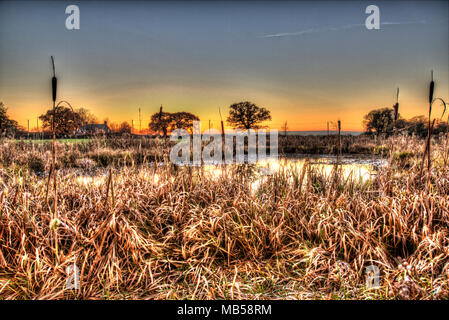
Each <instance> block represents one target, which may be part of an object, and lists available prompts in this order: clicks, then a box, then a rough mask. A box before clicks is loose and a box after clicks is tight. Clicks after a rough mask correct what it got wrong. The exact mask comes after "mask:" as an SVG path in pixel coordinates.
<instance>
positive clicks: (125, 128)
mask: <svg viewBox="0 0 449 320" xmlns="http://www.w3.org/2000/svg"><path fill="white" fill-rule="evenodd" d="M118 132H120V133H131V126H130V125H129V123H128V122H126V121H124V122H122V123H121V124H120V126H119V127H118Z"/></svg>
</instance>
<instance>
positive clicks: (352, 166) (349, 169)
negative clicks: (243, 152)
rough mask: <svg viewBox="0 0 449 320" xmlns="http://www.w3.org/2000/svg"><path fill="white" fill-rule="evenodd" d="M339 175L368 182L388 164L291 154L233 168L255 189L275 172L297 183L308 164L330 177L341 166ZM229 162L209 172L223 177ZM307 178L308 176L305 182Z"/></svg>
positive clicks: (376, 160) (206, 169)
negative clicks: (286, 156) (296, 179)
mask: <svg viewBox="0 0 449 320" xmlns="http://www.w3.org/2000/svg"><path fill="white" fill-rule="evenodd" d="M337 164H338V170H339V174H340V175H341V176H342V177H343V178H344V179H345V180H347V179H351V180H353V181H356V182H361V183H364V182H368V181H370V179H372V177H373V176H374V175H376V173H377V170H378V169H379V167H381V166H383V165H385V164H386V160H384V159H381V158H373V157H348V156H345V157H340V158H339V159H337V158H336V157H333V156H320V157H317V156H314V157H305V156H303V157H288V158H279V159H266V160H261V161H258V162H257V163H255V164H234V165H231V166H233V170H234V172H235V173H236V174H238V175H242V176H245V177H246V178H249V179H250V180H251V188H252V189H253V190H257V189H258V188H259V186H260V185H261V183H262V182H263V181H264V180H266V177H268V176H271V175H274V174H283V175H284V176H285V177H287V179H288V180H289V181H292V182H293V175H294V174H300V173H301V172H302V170H303V169H304V166H308V167H309V168H310V169H311V170H313V171H314V172H316V173H319V174H321V175H322V176H324V177H329V176H330V175H333V174H335V169H336V168H337ZM226 168H229V165H228V166H226V167H220V166H216V165H204V166H203V169H204V172H205V173H206V174H208V175H209V176H210V177H212V178H218V177H220V176H222V175H223V174H224V172H225V170H226ZM306 181H307V177H305V179H304V182H306Z"/></svg>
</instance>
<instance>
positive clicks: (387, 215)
mask: <svg viewBox="0 0 449 320" xmlns="http://www.w3.org/2000/svg"><path fill="white" fill-rule="evenodd" d="M333 138H334V137H330V138H329V137H287V138H285V139H281V141H280V153H309V154H314V153H315V154H319V153H324V154H326V153H327V154H331V153H335V151H336V149H335V139H333ZM342 140H343V141H342V152H343V153H363V154H372V155H374V154H376V155H381V156H383V157H384V158H385V159H386V161H387V163H388V164H387V165H385V166H381V167H379V168H378V170H377V171H376V174H375V175H373V176H372V178H370V179H368V180H364V181H361V180H359V179H353V178H350V177H349V178H348V177H346V176H344V175H343V174H342V170H341V166H339V165H338V163H337V164H336V165H335V166H334V167H333V169H332V172H331V174H325V173H324V172H323V171H320V170H319V169H317V168H316V167H314V166H312V165H311V164H309V162H308V161H306V162H305V164H304V165H303V166H301V167H288V166H284V165H283V162H280V165H279V166H280V168H279V169H278V170H277V171H276V172H275V173H274V174H271V175H266V176H263V177H262V178H261V177H259V178H257V177H255V176H254V175H253V174H252V173H251V170H249V169H250V168H249V166H245V165H232V166H226V167H223V168H222V167H216V168H215V169H214V170H212V171H211V170H205V168H192V167H174V166H172V165H170V164H169V163H168V161H167V150H168V144H167V143H166V142H164V141H163V140H162V139H161V140H158V139H141V140H137V139H135V140H132V139H117V140H107V139H106V140H102V139H92V140H90V141H88V142H86V143H81V144H72V143H58V144H57V168H58V184H57V192H58V198H57V199H58V200H57V212H56V214H55V212H53V208H54V193H53V186H52V185H51V183H50V185H49V186H48V185H47V183H48V181H49V180H48V179H47V175H48V171H49V168H50V163H51V145H50V144H49V143H40V144H29V143H26V142H23V141H7V140H4V141H2V142H1V146H0V163H1V165H2V168H1V169H0V183H1V187H0V201H1V208H0V210H1V211H0V297H1V298H2V299H447V298H449V284H448V278H449V258H448V257H449V237H448V226H449V174H448V166H447V163H448V156H449V149H448V142H449V141H448V138H447V137H444V136H440V137H436V138H435V139H434V140H433V141H432V160H433V162H432V169H431V171H430V172H428V171H427V166H424V169H423V170H422V172H421V165H422V153H423V151H424V144H425V143H424V141H422V140H419V139H416V138H412V137H405V136H404V137H402V136H399V137H394V138H390V139H388V140H378V141H376V142H375V141H374V140H371V139H370V138H368V137H364V136H360V137H343V138H342ZM164 162H165V165H157V164H156V163H164ZM211 173H213V174H211ZM255 179H258V180H257V181H258V183H257V185H255V184H254V182H255ZM47 190H49V191H48V199H47V201H46V197H47ZM73 264H75V265H76V266H77V267H78V268H79V271H80V279H79V280H80V281H79V282H80V287H79V289H66V281H67V274H66V270H67V267H69V266H70V265H73ZM369 266H375V267H377V268H379V270H380V283H379V287H374V288H373V287H367V285H366V278H367V274H366V270H367V269H366V268H367V267H369Z"/></svg>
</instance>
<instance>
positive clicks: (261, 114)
mask: <svg viewBox="0 0 449 320" xmlns="http://www.w3.org/2000/svg"><path fill="white" fill-rule="evenodd" d="M229 108H230V110H229V116H228V118H227V122H228V123H229V124H230V125H231V126H232V127H234V128H236V129H246V130H248V129H258V128H261V126H260V123H261V122H263V121H267V120H271V115H270V111H269V110H267V109H265V108H261V107H258V106H257V105H255V104H254V103H252V102H249V101H244V102H238V103H234V104H232V105H231V106H230V107H229Z"/></svg>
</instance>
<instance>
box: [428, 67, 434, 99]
mask: <svg viewBox="0 0 449 320" xmlns="http://www.w3.org/2000/svg"><path fill="white" fill-rule="evenodd" d="M431 74H432V80H431V81H430V87H429V103H432V101H433V90H434V88H435V82H434V81H433V70H432V72H431Z"/></svg>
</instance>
